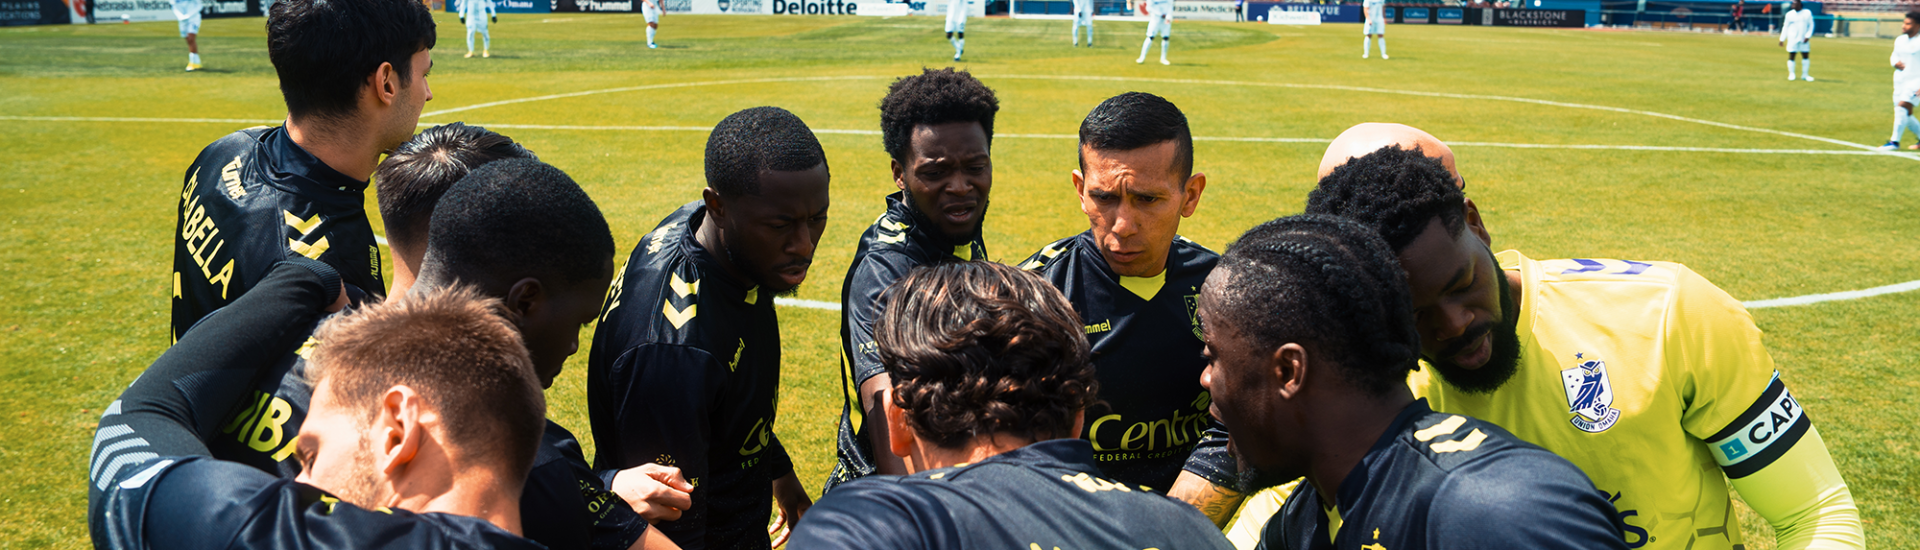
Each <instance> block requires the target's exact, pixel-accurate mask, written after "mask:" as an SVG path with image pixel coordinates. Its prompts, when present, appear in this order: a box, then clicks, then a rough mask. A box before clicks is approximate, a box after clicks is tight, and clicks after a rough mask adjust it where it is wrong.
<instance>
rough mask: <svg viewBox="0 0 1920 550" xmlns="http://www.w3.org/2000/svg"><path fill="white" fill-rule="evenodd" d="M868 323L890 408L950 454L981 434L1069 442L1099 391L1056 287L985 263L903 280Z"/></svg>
mask: <svg viewBox="0 0 1920 550" xmlns="http://www.w3.org/2000/svg"><path fill="white" fill-rule="evenodd" d="M886 292H887V294H888V295H889V296H890V298H889V299H888V300H887V309H886V311H885V312H883V313H882V314H881V317H880V320H879V321H878V322H877V323H876V324H875V325H874V342H875V344H877V347H878V348H879V351H880V363H881V365H883V366H884V367H886V370H887V374H888V375H890V376H892V378H893V404H894V405H895V406H898V407H900V408H901V409H903V410H905V411H906V412H907V421H908V423H909V424H910V425H912V426H913V431H914V437H916V438H919V439H921V440H924V441H927V442H929V443H932V444H933V445H935V446H937V447H940V448H945V449H953V448H959V447H961V446H963V445H964V444H965V443H966V442H967V440H969V439H971V438H973V437H975V436H980V435H989V434H994V433H1008V434H1014V435H1021V436H1025V437H1028V438H1031V439H1034V440H1040V439H1049V438H1060V437H1074V436H1077V435H1079V434H1075V433H1072V430H1073V416H1074V413H1076V412H1078V411H1081V410H1084V409H1086V408H1087V407H1088V406H1090V405H1092V404H1093V402H1094V399H1095V395H1096V394H1097V392H1098V391H1099V388H1100V383H1099V381H1098V380H1096V379H1095V377H1094V371H1093V362H1092V358H1091V353H1092V351H1091V348H1090V347H1089V346H1088V345H1087V337H1086V334H1085V332H1084V328H1083V327H1082V325H1081V324H1080V317H1079V316H1078V315H1076V314H1075V313H1074V312H1073V306H1072V305H1070V304H1068V303H1067V299H1066V297H1065V296H1063V295H1061V294H1060V291H1059V290H1058V289H1055V288H1054V287H1053V285H1051V284H1048V283H1047V282H1046V281H1045V280H1043V279H1041V278H1040V277H1039V276H1036V275H1034V274H1031V273H1027V272H1024V271H1020V270H1019V269H1015V268H1013V267H1009V266H1006V265H1002V264H997V263H991V262H948V263H941V264H936V265H931V266H924V267H920V268H916V269H914V270H913V271H912V272H909V273H908V274H907V276H906V277H905V278H902V279H901V280H900V281H899V282H896V283H894V284H893V286H892V287H890V288H888V289H887V291H886Z"/></svg>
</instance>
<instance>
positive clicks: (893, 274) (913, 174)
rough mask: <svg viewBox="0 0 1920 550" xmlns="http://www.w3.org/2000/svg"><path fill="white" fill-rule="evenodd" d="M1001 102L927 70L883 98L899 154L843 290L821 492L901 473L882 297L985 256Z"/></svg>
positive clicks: (887, 140)
mask: <svg viewBox="0 0 1920 550" xmlns="http://www.w3.org/2000/svg"><path fill="white" fill-rule="evenodd" d="M999 110H1000V101H999V100H998V99H996V98H994V95H993V90H990V89H988V88H987V86H986V85H985V84H981V83H980V81H979V80H976V79H974V78H973V75H971V74H967V73H966V72H965V71H955V70H953V69H952V68H947V69H942V70H938V71H936V70H932V69H927V70H924V71H922V72H921V74H918V75H914V76H909V77H904V78H901V79H900V80H897V81H894V83H893V86H892V87H891V88H889V89H888V91H887V96H886V98H884V99H881V100H880V135H881V143H882V144H883V145H885V147H886V150H887V155H888V156H890V157H893V185H894V187H896V188H898V189H899V190H900V191H899V192H897V193H894V194H891V195H887V198H886V205H887V210H886V212H884V213H882V214H881V215H880V219H878V220H875V221H874V222H873V225H872V226H871V227H868V228H867V230H866V232H864V233H861V234H860V246H859V248H858V249H857V250H855V251H854V253H853V263H852V264H850V265H848V266H847V277H846V280H845V281H846V282H845V283H843V286H842V287H841V288H840V304H841V306H842V308H843V309H842V310H841V314H840V363H841V372H840V376H841V380H842V383H843V384H844V387H843V389H842V391H843V392H844V395H843V404H842V406H841V412H840V434H839V437H838V440H837V444H836V448H837V450H838V453H839V461H838V463H836V464H834V466H833V472H832V473H831V474H829V476H828V478H827V482H826V486H825V487H824V488H823V492H824V491H831V490H833V487H834V486H835V485H838V484H840V483H842V482H845V481H847V480H850V479H854V478H857V477H861V476H865V475H870V474H874V473H881V474H892V475H898V474H904V473H907V471H906V467H905V466H904V465H903V464H902V463H901V462H900V459H899V458H898V457H895V456H893V455H891V454H888V453H885V452H878V453H876V452H874V450H875V449H886V448H887V441H888V439H887V423H886V417H885V416H884V415H882V414H881V408H880V407H881V404H882V403H885V402H886V396H885V393H886V392H887V391H888V390H889V389H890V388H892V387H893V384H892V381H891V380H890V379H889V378H888V375H887V373H886V369H884V368H882V367H881V365H880V354H879V350H877V349H876V348H875V347H874V343H873V323H874V321H876V320H878V319H879V318H880V312H882V311H885V310H886V302H885V300H884V299H883V298H882V296H881V294H882V291H884V290H886V288H887V287H888V286H891V285H893V283H894V282H895V281H898V280H899V279H900V278H901V277H904V276H906V274H907V272H908V271H912V270H913V268H915V267H919V266H923V265H927V264H932V263H938V262H954V261H965V260H985V259H987V245H986V242H985V241H984V240H982V239H981V227H982V225H983V221H982V220H985V219H986V213H987V195H988V193H989V192H990V191H992V189H993V159H992V156H991V152H992V147H993V117H994V114H995V113H997V112H999Z"/></svg>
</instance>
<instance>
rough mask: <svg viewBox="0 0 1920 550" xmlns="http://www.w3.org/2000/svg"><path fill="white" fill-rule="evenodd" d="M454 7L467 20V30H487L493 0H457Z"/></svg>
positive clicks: (492, 12) (491, 13)
mask: <svg viewBox="0 0 1920 550" xmlns="http://www.w3.org/2000/svg"><path fill="white" fill-rule="evenodd" d="M454 9H455V10H457V11H458V12H459V13H460V17H462V18H464V19H466V20H467V30H468V31H472V32H487V18H489V17H492V16H493V15H494V13H495V12H494V11H493V0H458V1H457V2H456V3H455V4H454ZM469 49H471V48H469Z"/></svg>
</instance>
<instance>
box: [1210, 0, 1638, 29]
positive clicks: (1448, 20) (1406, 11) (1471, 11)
mask: <svg viewBox="0 0 1920 550" xmlns="http://www.w3.org/2000/svg"><path fill="white" fill-rule="evenodd" d="M1533 1H1535V2H1538V3H1540V5H1541V8H1539V9H1507V8H1457V7H1448V6H1394V7H1388V8H1386V10H1385V13H1384V15H1385V16H1386V17H1387V19H1388V20H1389V21H1391V22H1392V23H1393V24H1396V25H1488V26H1499V27H1563V28H1578V27H1585V26H1590V25H1597V24H1599V22H1600V19H1599V16H1600V10H1599V7H1600V3H1599V2H1598V1H1595V0H1585V1H1580V0H1571V1H1570V0H1533ZM1569 8H1572V9H1569ZM1290 12H1292V13H1313V14H1318V15H1319V16H1320V23H1359V22H1362V21H1364V20H1365V15H1364V14H1362V13H1361V11H1360V5H1359V4H1299V3H1293V2H1247V19H1248V20H1249V21H1268V22H1275V20H1276V19H1278V18H1279V17H1278V14H1281V13H1290ZM1291 20H1292V18H1289V21H1288V22H1291Z"/></svg>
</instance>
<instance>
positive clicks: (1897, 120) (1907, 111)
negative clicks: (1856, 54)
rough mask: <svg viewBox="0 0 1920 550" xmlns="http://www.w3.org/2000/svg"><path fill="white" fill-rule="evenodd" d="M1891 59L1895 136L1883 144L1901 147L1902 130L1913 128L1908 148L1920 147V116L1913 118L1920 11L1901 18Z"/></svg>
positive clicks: (1919, 84)
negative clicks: (1910, 143)
mask: <svg viewBox="0 0 1920 550" xmlns="http://www.w3.org/2000/svg"><path fill="white" fill-rule="evenodd" d="M1887 63H1888V64H1891V65H1893V137H1889V138H1887V144H1886V145H1882V146H1880V148H1881V149H1887V150H1892V149H1898V148H1900V136H1901V134H1904V133H1906V131H1907V130H1912V131H1913V137H1914V143H1913V145H1912V146H1910V147H1908V148H1909V149H1920V120H1915V119H1914V118H1913V103H1914V97H1915V94H1917V93H1920V11H1911V12H1907V18H1906V20H1905V21H1901V22H1900V36H1896V37H1893V54H1892V55H1889V56H1887Z"/></svg>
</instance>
